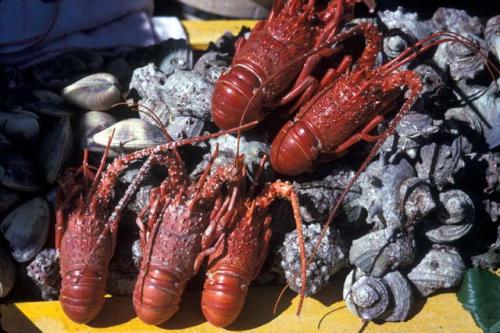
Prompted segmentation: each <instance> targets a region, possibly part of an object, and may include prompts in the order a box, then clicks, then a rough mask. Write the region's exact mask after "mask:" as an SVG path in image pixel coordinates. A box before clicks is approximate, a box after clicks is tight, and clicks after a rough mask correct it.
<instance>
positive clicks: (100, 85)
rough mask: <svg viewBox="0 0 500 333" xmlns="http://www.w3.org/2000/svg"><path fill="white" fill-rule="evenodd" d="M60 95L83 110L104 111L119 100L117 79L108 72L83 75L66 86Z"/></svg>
mask: <svg viewBox="0 0 500 333" xmlns="http://www.w3.org/2000/svg"><path fill="white" fill-rule="evenodd" d="M62 97H63V98H64V99H65V100H66V101H67V102H68V103H71V104H74V105H76V106H79V107H81V108H82V109H85V110H89V111H91V110H95V111H106V110H109V109H110V108H111V107H112V106H113V105H114V104H116V103H118V102H120V100H121V92H120V88H119V85H118V80H117V79H116V78H115V77H114V76H113V75H111V74H109V73H97V74H92V75H89V76H86V77H84V78H83V79H80V80H78V81H76V82H75V83H73V84H71V85H69V86H67V87H66V88H64V89H63V91H62Z"/></svg>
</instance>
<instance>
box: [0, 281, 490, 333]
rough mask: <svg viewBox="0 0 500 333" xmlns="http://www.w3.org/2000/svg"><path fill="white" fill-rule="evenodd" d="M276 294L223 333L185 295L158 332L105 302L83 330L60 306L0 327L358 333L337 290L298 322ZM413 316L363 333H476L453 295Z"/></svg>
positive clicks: (7, 312) (128, 308) (24, 313)
mask: <svg viewBox="0 0 500 333" xmlns="http://www.w3.org/2000/svg"><path fill="white" fill-rule="evenodd" d="M278 292H279V289H278V288H271V287H258V288H251V289H250V290H249V296H248V300H247V304H246V305H245V308H244V309H243V313H242V315H241V316H240V318H239V319H238V320H237V322H236V323H234V324H233V325H232V326H230V327H229V328H228V329H226V330H224V329H219V328H215V327H212V326H211V325H210V324H208V323H207V322H205V320H204V318H203V316H202V314H201V312H200V293H199V292H187V293H186V294H185V295H184V298H183V303H182V305H181V309H180V311H179V312H178V313H177V314H176V315H175V317H174V318H172V320H170V321H169V322H167V323H165V324H163V325H161V326H160V327H156V326H149V325H145V324H143V323H141V322H140V320H139V319H138V318H137V317H135V315H134V310H133V307H132V300H131V298H129V297H112V298H108V299H106V304H105V306H104V309H103V311H102V312H101V314H100V315H99V316H98V317H97V319H95V320H94V321H93V322H91V323H90V324H88V325H78V324H74V323H73V322H71V321H70V320H69V319H68V318H67V317H66V316H65V315H64V313H63V312H62V310H61V307H60V305H59V302H30V303H17V304H10V305H2V306H1V308H0V311H1V320H2V327H3V329H4V330H5V331H6V332H8V333H31V332H47V333H60V332H130V333H146V332H163V331H169V332H192V333H194V332H197V333H209V332H223V331H241V332H259V333H264V332H266V333H267V332H273V333H294V332H296V333H304V332H318V333H320V332H325V333H326V332H328V333H351V332H358V330H359V329H360V328H361V327H362V322H361V320H360V319H359V318H358V317H356V316H354V315H352V314H351V313H350V312H349V310H347V308H346V307H345V306H344V303H343V302H342V301H341V295H340V290H339V287H334V286H331V287H329V288H327V289H326V290H323V291H322V292H321V293H320V296H319V298H308V299H306V301H305V305H304V308H303V311H302V313H301V315H300V316H296V314H295V311H296V309H297V302H298V298H297V297H294V298H292V297H293V296H292V295H294V294H293V293H292V292H289V293H288V294H286V296H285V297H284V299H283V301H282V303H280V307H279V308H278V313H277V315H276V316H275V315H273V313H272V307H273V304H274V302H275V300H276V297H277V295H278ZM415 310H416V313H415V314H414V315H413V317H412V318H411V320H409V321H407V322H404V323H385V324H383V325H379V324H374V323H369V324H368V326H367V327H366V328H365V330H364V331H363V332H365V333H369V332H384V333H385V332H387V333H402V332H404V333H423V332H452V333H476V332H477V333H480V332H481V330H480V329H479V328H477V327H476V325H475V324H474V321H473V319H472V317H471V316H470V315H469V313H468V312H466V311H465V310H463V309H462V307H461V305H460V303H459V302H458V301H457V299H456V296H455V294H454V293H446V294H440V295H437V296H433V297H430V298H429V299H427V301H426V302H425V304H417V305H416V308H415Z"/></svg>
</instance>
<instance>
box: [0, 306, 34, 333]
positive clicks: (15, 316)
mask: <svg viewBox="0 0 500 333" xmlns="http://www.w3.org/2000/svg"><path fill="white" fill-rule="evenodd" d="M0 315H1V321H0V332H6V333H42V331H41V330H40V329H38V328H37V327H36V326H35V325H33V323H32V322H31V320H30V319H29V318H28V317H26V316H25V315H24V314H23V313H22V312H21V311H20V310H19V309H18V308H17V306H15V305H14V304H10V305H5V304H2V305H0Z"/></svg>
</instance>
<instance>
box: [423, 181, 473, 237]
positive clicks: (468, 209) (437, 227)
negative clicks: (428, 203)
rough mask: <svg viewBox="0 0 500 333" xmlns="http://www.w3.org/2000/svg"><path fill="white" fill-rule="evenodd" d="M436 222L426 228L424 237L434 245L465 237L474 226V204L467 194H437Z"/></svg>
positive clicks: (450, 191) (451, 192)
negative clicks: (438, 203) (438, 202)
mask: <svg viewBox="0 0 500 333" xmlns="http://www.w3.org/2000/svg"><path fill="white" fill-rule="evenodd" d="M439 201H440V202H441V206H440V207H439V211H438V215H437V221H435V222H434V223H432V224H430V225H428V226H426V229H427V231H426V232H425V235H426V236H427V238H429V240H431V241H432V242H434V243H451V242H454V241H456V240H458V239H460V238H462V237H463V236H465V235H466V234H467V233H468V232H469V231H470V230H471V229H472V226H473V224H474V203H473V202H472V200H471V198H470V197H469V196H468V195H467V193H465V192H463V191H460V190H449V191H446V192H441V193H440V194H439Z"/></svg>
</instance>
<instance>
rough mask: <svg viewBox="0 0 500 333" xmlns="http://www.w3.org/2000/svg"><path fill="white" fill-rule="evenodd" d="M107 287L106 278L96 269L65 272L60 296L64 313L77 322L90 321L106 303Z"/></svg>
mask: <svg viewBox="0 0 500 333" xmlns="http://www.w3.org/2000/svg"><path fill="white" fill-rule="evenodd" d="M106 276H107V274H106ZM105 288H106V279H105V278H104V276H103V275H101V274H99V273H98V271H97V270H95V269H90V268H87V269H85V270H84V272H83V273H82V271H81V270H75V271H72V272H69V273H67V274H65V275H64V276H63V282H62V287H61V295H60V296H59V301H60V303H61V306H62V309H63V311H64V313H66V315H67V316H68V317H69V318H71V320H73V321H74V322H76V323H80V324H85V323H88V322H89V321H91V320H92V319H94V318H95V317H96V316H97V314H98V313H99V312H100V311H101V309H102V307H103V305H104V294H105Z"/></svg>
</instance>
